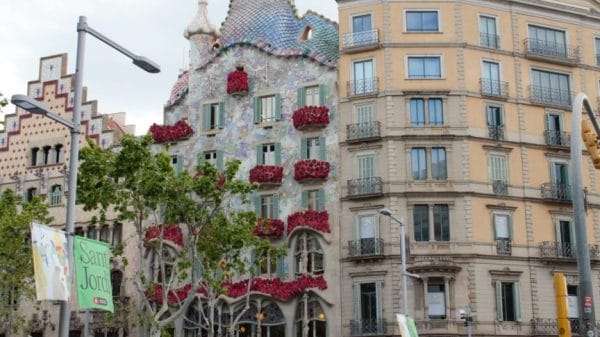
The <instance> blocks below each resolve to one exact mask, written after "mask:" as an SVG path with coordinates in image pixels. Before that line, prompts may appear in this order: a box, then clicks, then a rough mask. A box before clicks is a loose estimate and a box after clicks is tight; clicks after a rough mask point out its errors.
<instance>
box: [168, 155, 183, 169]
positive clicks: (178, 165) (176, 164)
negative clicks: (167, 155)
mask: <svg viewBox="0 0 600 337" xmlns="http://www.w3.org/2000/svg"><path fill="white" fill-rule="evenodd" d="M171 166H172V167H173V169H174V170H175V172H176V173H180V172H181V170H183V156H181V155H172V156H171Z"/></svg>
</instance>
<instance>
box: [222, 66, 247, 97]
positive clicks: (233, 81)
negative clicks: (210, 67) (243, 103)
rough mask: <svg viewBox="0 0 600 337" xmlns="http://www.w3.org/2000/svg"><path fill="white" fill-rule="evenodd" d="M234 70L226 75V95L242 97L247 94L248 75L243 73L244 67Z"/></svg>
mask: <svg viewBox="0 0 600 337" xmlns="http://www.w3.org/2000/svg"><path fill="white" fill-rule="evenodd" d="M236 69H237V70H235V71H232V72H230V73H229V74H228V75H227V93H228V94H230V95H233V96H243V95H246V94H247V93H248V74H247V73H246V72H245V71H244V67H237V68H236Z"/></svg>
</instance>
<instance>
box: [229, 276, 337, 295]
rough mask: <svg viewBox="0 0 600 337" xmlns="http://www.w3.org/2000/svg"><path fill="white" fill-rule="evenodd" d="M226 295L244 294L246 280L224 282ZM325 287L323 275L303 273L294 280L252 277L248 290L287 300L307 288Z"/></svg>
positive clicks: (246, 288) (321, 288)
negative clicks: (314, 275)
mask: <svg viewBox="0 0 600 337" xmlns="http://www.w3.org/2000/svg"><path fill="white" fill-rule="evenodd" d="M224 287H225V288H226V289H227V295H228V296H229V297H232V298H237V297H241V296H244V295H245V294H246V292H247V290H248V280H244V281H240V282H235V283H230V284H224ZM315 288H316V289H320V290H325V289H327V282H326V281H325V278H323V276H316V277H313V276H308V275H304V276H301V277H299V278H297V279H295V280H291V281H282V280H281V279H280V278H254V279H252V284H251V285H250V291H252V292H260V293H263V294H266V295H269V296H272V297H274V298H277V299H281V300H289V299H291V298H293V297H294V296H299V295H302V294H304V293H305V292H306V290H308V289H315Z"/></svg>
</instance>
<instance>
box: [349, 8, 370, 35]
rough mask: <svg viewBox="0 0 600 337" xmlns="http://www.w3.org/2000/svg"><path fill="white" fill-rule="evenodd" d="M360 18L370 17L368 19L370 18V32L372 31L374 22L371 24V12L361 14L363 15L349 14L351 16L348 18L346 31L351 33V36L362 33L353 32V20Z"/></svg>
mask: <svg viewBox="0 0 600 337" xmlns="http://www.w3.org/2000/svg"><path fill="white" fill-rule="evenodd" d="M361 16H370V17H371V28H370V30H373V29H374V28H373V26H374V22H373V12H370V11H369V12H363V13H355V14H351V15H350V16H349V17H348V31H349V32H351V33H353V34H354V33H361V32H364V31H360V32H355V31H354V18H357V17H361ZM367 31H368V30H367Z"/></svg>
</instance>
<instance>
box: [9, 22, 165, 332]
mask: <svg viewBox="0 0 600 337" xmlns="http://www.w3.org/2000/svg"><path fill="white" fill-rule="evenodd" d="M85 33H88V34H90V35H92V36H94V37H95V38H97V39H98V40H100V41H102V42H104V43H105V44H107V45H108V46H109V47H111V48H113V49H115V50H117V51H119V52H120V53H122V54H123V55H125V56H127V57H128V58H130V59H131V60H132V61H133V64H135V65H136V66H138V67H140V68H142V69H143V70H145V71H147V72H149V73H158V72H160V66H158V65H157V64H156V63H154V62H152V61H151V60H149V59H148V58H146V57H144V56H140V55H136V54H134V53H132V52H130V51H128V50H127V49H125V48H123V47H122V46H120V45H119V44H117V43H116V42H114V41H112V40H110V39H109V38H107V37H106V36H104V35H102V34H100V33H99V32H97V31H95V30H94V29H92V28H91V27H89V26H88V25H87V19H86V17H85V16H80V17H79V22H78V23H77V61H76V65H75V67H76V69H75V92H74V95H73V100H74V102H73V119H72V121H69V120H67V119H65V118H62V117H61V116H59V115H57V114H55V113H53V112H52V111H50V109H49V108H48V107H46V106H45V105H43V104H42V103H40V102H38V101H37V100H35V99H33V98H31V97H28V96H25V95H14V96H12V98H11V102H12V103H13V104H14V105H16V106H18V107H19V108H21V109H23V110H27V111H29V112H31V113H34V114H39V115H44V116H46V117H48V118H50V119H52V120H54V121H56V122H58V123H60V124H62V125H64V126H66V127H67V128H69V129H70V130H71V153H70V159H69V173H68V179H69V180H68V184H67V187H68V189H69V191H68V195H67V219H66V220H67V221H66V228H65V232H66V234H67V254H68V256H69V257H72V256H73V240H72V239H71V236H72V235H73V232H74V227H75V225H74V224H75V222H74V220H75V219H74V212H75V198H76V189H77V164H78V161H79V134H80V133H81V130H80V127H81V100H82V91H83V64H84V63H83V60H84V54H85ZM69 269H70V272H71V275H72V273H73V272H74V271H73V260H72V258H70V259H69ZM71 280H72V276H70V277H69V283H70V284H71V283H72V282H71ZM70 319H71V311H70V308H69V303H68V302H67V301H62V302H61V303H60V321H59V337H68V336H69V321H70ZM85 333H86V334H87V331H86V332H85Z"/></svg>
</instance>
